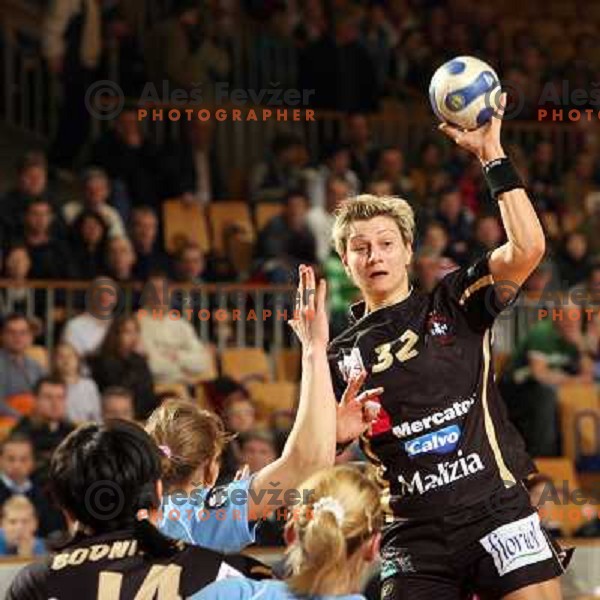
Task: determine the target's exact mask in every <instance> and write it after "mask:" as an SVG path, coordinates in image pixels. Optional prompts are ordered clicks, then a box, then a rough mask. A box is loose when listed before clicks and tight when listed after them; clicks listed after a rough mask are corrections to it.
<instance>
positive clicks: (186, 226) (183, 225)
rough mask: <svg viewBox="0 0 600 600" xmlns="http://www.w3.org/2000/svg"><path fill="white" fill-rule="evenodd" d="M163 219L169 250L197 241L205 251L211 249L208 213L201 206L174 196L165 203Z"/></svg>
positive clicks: (175, 249) (165, 241)
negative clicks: (190, 203) (187, 202)
mask: <svg viewBox="0 0 600 600" xmlns="http://www.w3.org/2000/svg"><path fill="white" fill-rule="evenodd" d="M163 219H164V244H165V248H166V250H167V252H171V253H173V252H176V251H177V249H178V248H180V247H181V246H182V245H183V244H185V243H186V242H195V243H196V244H198V246H200V248H202V251H203V252H208V251H209V250H210V237H209V233H208V225H207V223H206V215H205V213H204V209H203V208H202V207H201V206H198V205H196V204H194V205H189V204H185V203H184V202H182V201H181V200H179V199H177V198H172V199H171V200H167V201H165V203H164V204H163Z"/></svg>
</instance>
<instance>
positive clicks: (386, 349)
mask: <svg viewBox="0 0 600 600" xmlns="http://www.w3.org/2000/svg"><path fill="white" fill-rule="evenodd" d="M398 341H399V342H402V345H401V346H400V348H399V349H398V351H397V352H396V353H395V354H392V344H393V343H394V342H386V343H385V344H381V346H377V348H375V354H376V355H377V362H376V363H375V364H374V365H373V368H372V372H373V373H383V371H387V369H389V368H390V367H391V366H392V364H393V362H394V358H396V360H398V361H399V362H401V363H403V362H406V361H407V360H410V359H411V358H414V357H415V356H417V354H419V351H418V350H415V346H416V345H417V342H418V341H419V336H418V335H417V334H416V333H415V332H414V331H413V330H412V329H407V330H406V331H405V332H404V333H403V334H402V335H401V336H400V337H399V338H398Z"/></svg>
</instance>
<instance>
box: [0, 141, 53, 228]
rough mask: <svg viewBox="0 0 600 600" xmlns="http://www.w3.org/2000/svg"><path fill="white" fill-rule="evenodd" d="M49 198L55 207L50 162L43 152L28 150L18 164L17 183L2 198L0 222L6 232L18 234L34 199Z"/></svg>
mask: <svg viewBox="0 0 600 600" xmlns="http://www.w3.org/2000/svg"><path fill="white" fill-rule="evenodd" d="M39 199H43V200H47V201H48V202H49V203H50V205H51V206H52V207H55V203H54V199H53V197H52V194H51V193H50V192H49V190H48V163H47V160H46V156H45V155H44V153H43V152H38V151H31V152H27V153H26V154H25V155H24V156H23V157H21V159H20V160H19V162H18V164H17V185H16V187H15V188H13V189H11V190H9V191H8V192H6V194H4V195H3V196H2V199H1V200H0V207H1V208H2V210H1V215H0V223H2V222H3V225H4V227H3V228H4V230H5V234H6V235H7V236H9V237H14V236H16V235H18V234H19V233H20V232H21V230H22V228H23V220H24V217H25V211H26V210H27V207H28V206H29V203H30V202H32V201H33V200H39Z"/></svg>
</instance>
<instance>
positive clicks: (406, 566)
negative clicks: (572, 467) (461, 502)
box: [381, 485, 564, 600]
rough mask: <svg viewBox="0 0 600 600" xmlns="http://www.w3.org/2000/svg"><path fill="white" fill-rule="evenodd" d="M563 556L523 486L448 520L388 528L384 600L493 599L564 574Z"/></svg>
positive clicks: (410, 522) (383, 557) (383, 560)
mask: <svg viewBox="0 0 600 600" xmlns="http://www.w3.org/2000/svg"><path fill="white" fill-rule="evenodd" d="M563 558H564V556H563V553H562V551H561V550H560V548H559V547H558V545H557V544H556V543H555V542H554V541H553V540H552V539H551V538H550V537H549V536H548V534H547V533H546V532H545V531H544V530H543V528H542V527H541V525H540V521H539V517H538V514H537V512H536V511H535V510H534V509H533V508H532V507H531V505H530V503H529V495H528V494H527V492H526V491H525V490H524V488H523V487H522V486H520V485H516V486H514V487H513V488H511V489H509V490H502V491H499V492H498V493H497V494H494V495H493V498H492V499H490V500H488V501H486V502H483V503H480V504H478V505H476V506H470V507H468V508H465V509H461V510H459V511H455V512H453V513H450V514H448V515H447V516H444V517H440V518H435V519H423V520H420V519H410V520H407V521H404V522H399V523H394V524H393V525H390V526H389V527H388V528H386V530H385V532H384V535H383V540H382V548H381V598H382V600H404V599H406V600H430V599H431V600H433V599H435V600H462V599H463V598H470V597H471V595H472V594H474V593H476V594H477V595H478V596H480V597H481V598H482V599H485V600H495V599H498V598H502V597H503V596H504V595H506V594H508V593H510V592H513V591H515V590H518V589H520V588H522V587H525V586H527V585H531V584H534V583H539V582H542V581H546V580H549V579H553V578H554V577H557V576H559V575H561V574H562V573H563V572H564V566H563Z"/></svg>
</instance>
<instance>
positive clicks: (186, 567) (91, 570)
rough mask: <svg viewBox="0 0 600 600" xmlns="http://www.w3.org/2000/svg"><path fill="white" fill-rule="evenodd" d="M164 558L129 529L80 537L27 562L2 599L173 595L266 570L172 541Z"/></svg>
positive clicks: (118, 599)
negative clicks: (38, 560)
mask: <svg viewBox="0 0 600 600" xmlns="http://www.w3.org/2000/svg"><path fill="white" fill-rule="evenodd" d="M177 549H178V550H177V552H175V553H174V554H173V555H172V556H170V557H169V558H164V559H162V558H161V559H158V558H155V557H151V556H148V555H147V554H145V553H144V552H143V551H142V550H141V549H140V548H139V546H138V541H137V540H136V539H135V537H134V536H133V533H132V531H127V530H124V531H118V532H113V533H110V534H105V535H99V536H93V537H85V538H80V539H78V540H76V541H74V542H72V543H70V544H69V545H67V546H66V547H65V548H63V549H61V550H60V551H58V552H56V554H53V555H52V556H50V557H49V558H48V559H47V560H46V561H45V562H43V563H36V564H31V565H28V566H27V567H25V568H23V569H22V570H21V571H20V572H19V573H18V574H17V575H16V577H15V579H14V580H13V582H12V584H11V586H10V589H9V591H8V595H7V600H42V599H43V600H48V599H49V598H54V599H56V600H83V599H88V598H98V599H100V598H101V599H104V598H106V599H107V600H108V599H110V600H133V599H135V600H153V599H154V598H169V599H173V600H176V599H177V598H180V599H183V598H187V597H188V596H191V595H192V594H194V593H195V592H197V591H199V590H201V589H202V588H203V587H205V586H207V585H209V584H210V583H212V582H214V581H217V580H219V579H221V578H226V577H231V576H239V575H245V576H247V577H252V578H255V579H263V578H267V577H270V576H271V570H270V569H269V568H268V567H267V566H266V565H263V564H262V563H260V562H258V561H256V560H254V559H253V558H251V557H248V556H242V555H231V556H230V555H227V556H225V555H223V554H219V553H217V552H213V551H212V550H207V549H206V548H201V547H199V546H191V545H189V544H185V543H184V542H177Z"/></svg>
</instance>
